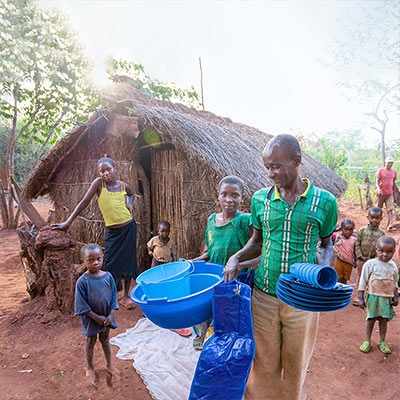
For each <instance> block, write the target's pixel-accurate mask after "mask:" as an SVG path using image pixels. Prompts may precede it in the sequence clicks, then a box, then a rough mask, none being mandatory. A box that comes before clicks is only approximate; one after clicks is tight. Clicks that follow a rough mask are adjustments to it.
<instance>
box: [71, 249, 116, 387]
mask: <svg viewBox="0 0 400 400" xmlns="http://www.w3.org/2000/svg"><path fill="white" fill-rule="evenodd" d="M81 257H82V260H83V264H84V266H85V267H86V269H87V271H86V272H85V273H84V274H83V275H82V276H81V277H80V278H79V279H78V281H77V282H76V288H75V315H80V316H81V318H82V331H83V336H85V337H86V346H85V353H86V363H87V367H86V376H87V379H88V381H89V383H90V384H92V385H94V386H96V373H95V371H94V368H93V352H94V345H95V344H96V340H97V335H99V340H100V343H101V346H102V348H103V351H104V355H105V358H106V364H107V365H106V371H107V372H108V373H109V374H110V375H111V376H119V371H118V370H117V369H116V368H115V367H114V366H113V365H112V360H111V347H110V342H109V333H110V328H112V329H115V328H117V323H116V322H115V319H114V310H117V309H118V304H117V287H116V285H115V281H114V278H113V277H112V275H111V274H110V273H109V272H106V271H102V270H101V267H102V265H103V252H102V250H101V247H100V246H99V245H98V244H95V243H89V244H87V245H85V246H83V247H82V250H81Z"/></svg>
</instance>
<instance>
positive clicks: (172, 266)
mask: <svg viewBox="0 0 400 400" xmlns="http://www.w3.org/2000/svg"><path fill="white" fill-rule="evenodd" d="M193 269H194V266H193V263H192V262H189V261H184V260H181V259H180V260H179V261H175V262H171V263H167V264H161V265H158V266H157V267H154V268H150V269H148V270H147V271H144V272H142V273H141V274H140V275H139V276H138V277H137V278H136V283H137V284H138V285H144V284H146V285H149V284H152V283H159V282H164V281H168V280H175V279H179V278H183V277H184V276H185V275H187V274H189V273H190V272H193Z"/></svg>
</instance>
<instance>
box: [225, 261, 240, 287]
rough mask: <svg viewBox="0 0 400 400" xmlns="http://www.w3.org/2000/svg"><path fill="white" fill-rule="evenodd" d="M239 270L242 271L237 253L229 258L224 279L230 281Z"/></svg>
mask: <svg viewBox="0 0 400 400" xmlns="http://www.w3.org/2000/svg"><path fill="white" fill-rule="evenodd" d="M239 271H240V263H239V259H238V257H236V256H235V255H233V256H232V257H230V258H229V260H228V262H227V263H226V266H225V268H224V270H223V273H224V281H225V282H230V281H231V280H232V279H234V278H235V277H237V276H238V274H239Z"/></svg>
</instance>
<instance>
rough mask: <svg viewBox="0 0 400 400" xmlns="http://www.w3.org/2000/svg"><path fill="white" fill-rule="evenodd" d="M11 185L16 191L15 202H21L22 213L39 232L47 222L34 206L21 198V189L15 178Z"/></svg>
mask: <svg viewBox="0 0 400 400" xmlns="http://www.w3.org/2000/svg"><path fill="white" fill-rule="evenodd" d="M11 183H12V185H14V187H15V191H16V196H15V201H16V202H17V203H19V202H20V204H21V208H22V211H23V212H24V213H25V215H26V216H27V217H28V218H29V219H30V220H31V222H32V223H33V225H35V226H36V228H37V229H38V230H40V229H42V228H43V227H44V226H45V225H46V221H45V220H44V219H43V218H42V217H41V216H40V214H39V213H38V211H37V210H36V208H35V207H34V206H33V204H32V203H31V202H30V201H28V200H26V199H25V198H24V197H22V196H21V188H20V187H19V186H18V183H17V182H15V180H14V179H13V178H11ZM18 200H19V201H18Z"/></svg>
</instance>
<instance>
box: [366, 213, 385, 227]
mask: <svg viewBox="0 0 400 400" xmlns="http://www.w3.org/2000/svg"><path fill="white" fill-rule="evenodd" d="M368 221H369V224H370V225H371V227H372V228H378V226H379V224H380V223H381V221H382V214H381V213H376V212H373V211H372V212H371V211H370V212H369V213H368Z"/></svg>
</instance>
